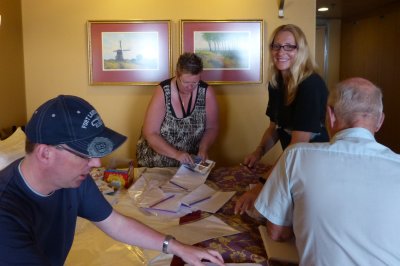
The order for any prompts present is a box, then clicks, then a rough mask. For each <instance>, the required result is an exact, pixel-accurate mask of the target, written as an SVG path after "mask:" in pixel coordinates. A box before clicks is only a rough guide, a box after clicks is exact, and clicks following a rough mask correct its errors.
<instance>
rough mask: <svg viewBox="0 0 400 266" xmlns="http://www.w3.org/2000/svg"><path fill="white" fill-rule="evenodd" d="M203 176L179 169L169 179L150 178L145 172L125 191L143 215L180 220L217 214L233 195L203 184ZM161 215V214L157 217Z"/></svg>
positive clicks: (204, 176)
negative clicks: (203, 213) (195, 214)
mask: <svg viewBox="0 0 400 266" xmlns="http://www.w3.org/2000/svg"><path fill="white" fill-rule="evenodd" d="M207 176H208V174H207V175H203V174H201V173H198V172H195V171H192V170H189V169H187V168H186V167H184V166H183V165H182V166H181V167H180V168H179V169H178V171H177V172H176V173H175V174H174V175H173V176H172V178H171V177H165V178H153V175H152V174H151V173H150V170H149V171H146V172H145V173H142V176H141V177H140V178H139V179H138V180H137V181H136V182H135V183H134V185H133V186H132V187H131V188H130V189H129V195H130V196H131V198H132V199H133V201H134V203H135V205H136V206H138V207H140V208H143V209H145V210H147V211H150V212H154V211H156V212H157V213H156V214H157V215H159V214H160V213H158V212H159V211H161V212H168V213H170V214H168V215H169V216H170V215H171V213H174V214H176V215H175V216H177V217H181V216H184V215H186V214H188V213H191V212H193V211H197V210H202V211H206V212H211V213H215V212H217V211H218V210H219V209H220V208H221V207H222V206H223V205H224V204H225V203H226V202H227V201H228V200H229V199H230V198H231V197H232V196H233V195H234V194H235V191H232V192H221V191H216V190H214V189H212V188H210V187H209V186H207V185H206V184H204V182H205V181H206V179H207ZM162 214H164V213H161V215H162Z"/></svg>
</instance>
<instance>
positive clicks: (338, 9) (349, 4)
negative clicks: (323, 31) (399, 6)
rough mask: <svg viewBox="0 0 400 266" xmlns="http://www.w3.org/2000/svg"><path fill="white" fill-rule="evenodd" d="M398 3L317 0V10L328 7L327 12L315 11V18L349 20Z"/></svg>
mask: <svg viewBox="0 0 400 266" xmlns="http://www.w3.org/2000/svg"><path fill="white" fill-rule="evenodd" d="M399 2H400V0H317V9H318V8H320V7H322V6H326V7H329V11H327V12H318V11H317V18H340V19H349V18H352V17H358V16H361V15H362V14H365V13H369V12H372V11H374V10H377V9H380V8H384V7H386V6H389V5H392V4H395V3H399Z"/></svg>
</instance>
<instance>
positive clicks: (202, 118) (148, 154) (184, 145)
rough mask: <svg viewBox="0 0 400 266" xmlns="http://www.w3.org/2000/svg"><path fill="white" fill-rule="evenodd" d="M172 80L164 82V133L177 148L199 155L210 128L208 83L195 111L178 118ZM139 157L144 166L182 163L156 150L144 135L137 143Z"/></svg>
mask: <svg viewBox="0 0 400 266" xmlns="http://www.w3.org/2000/svg"><path fill="white" fill-rule="evenodd" d="M171 80H172V79H168V80H165V81H163V82H161V83H160V86H161V87H162V89H163V91H164V97H165V107H166V114H165V117H164V121H163V122H162V124H161V128H160V135H161V137H163V138H164V139H165V141H166V142H168V143H169V144H171V145H172V146H174V147H175V148H176V149H178V150H181V151H185V152H188V153H189V154H197V153H198V150H199V144H200V141H201V138H202V137H203V134H204V131H205V129H206V92H207V87H208V84H207V83H205V82H203V81H200V82H199V85H198V87H197V96H196V99H195V104H194V108H193V110H192V112H191V113H190V114H189V115H188V116H186V117H183V118H177V117H176V115H175V112H174V109H173V107H172V102H171ZM136 160H137V163H138V165H139V166H140V167H176V166H179V165H180V162H179V161H177V160H175V159H172V158H169V157H167V156H164V155H161V154H159V153H157V152H155V151H154V150H153V149H152V148H151V147H150V146H149V144H148V143H147V141H146V140H145V139H144V138H143V136H140V138H139V140H138V142H137V145H136Z"/></svg>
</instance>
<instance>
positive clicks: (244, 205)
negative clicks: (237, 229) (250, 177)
mask: <svg viewBox="0 0 400 266" xmlns="http://www.w3.org/2000/svg"><path fill="white" fill-rule="evenodd" d="M262 188H263V185H262V184H257V185H256V186H255V187H253V188H252V189H250V190H249V191H247V192H246V193H244V194H243V195H242V196H241V197H240V198H239V199H238V201H237V202H236V205H235V214H243V213H244V212H245V211H246V210H249V209H250V208H252V207H253V206H254V202H255V201H256V199H257V197H258V194H260V191H261V190H262Z"/></svg>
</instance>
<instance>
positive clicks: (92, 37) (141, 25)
mask: <svg viewBox="0 0 400 266" xmlns="http://www.w3.org/2000/svg"><path fill="white" fill-rule="evenodd" d="M87 31H88V55H89V83H90V84H91V85H154V84H158V83H159V82H160V81H162V80H164V79H167V78H169V77H170V76H171V39H170V21H168V20H151V21H150V20H127V21H123V20H122V21H88V23H87Z"/></svg>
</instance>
